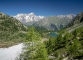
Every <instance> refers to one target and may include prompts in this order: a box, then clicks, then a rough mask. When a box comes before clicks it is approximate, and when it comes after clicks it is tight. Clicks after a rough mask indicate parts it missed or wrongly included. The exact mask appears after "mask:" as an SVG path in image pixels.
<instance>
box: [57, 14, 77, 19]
mask: <svg viewBox="0 0 83 60" xmlns="http://www.w3.org/2000/svg"><path fill="white" fill-rule="evenodd" d="M75 16H76V15H74V14H68V15H58V16H57V17H59V18H64V17H67V18H69V19H73V18H74V17H75Z"/></svg>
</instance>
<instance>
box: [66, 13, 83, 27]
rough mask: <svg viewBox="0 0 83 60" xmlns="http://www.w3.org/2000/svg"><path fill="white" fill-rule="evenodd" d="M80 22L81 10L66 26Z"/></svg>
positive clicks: (82, 14) (82, 15) (82, 16)
mask: <svg viewBox="0 0 83 60" xmlns="http://www.w3.org/2000/svg"><path fill="white" fill-rule="evenodd" d="M82 22H83V12H81V13H79V14H77V15H76V17H75V18H74V19H73V20H72V21H71V22H69V24H68V25H67V27H71V26H75V25H78V24H80V23H82Z"/></svg>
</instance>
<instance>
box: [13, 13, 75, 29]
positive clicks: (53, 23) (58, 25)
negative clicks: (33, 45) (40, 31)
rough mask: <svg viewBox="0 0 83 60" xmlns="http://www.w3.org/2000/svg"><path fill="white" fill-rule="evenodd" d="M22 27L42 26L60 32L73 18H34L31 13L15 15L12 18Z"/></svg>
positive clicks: (60, 16) (66, 16)
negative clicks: (22, 25)
mask: <svg viewBox="0 0 83 60" xmlns="http://www.w3.org/2000/svg"><path fill="white" fill-rule="evenodd" d="M13 17H14V18H16V19H18V20H19V21H20V22H21V23H23V24H24V25H27V26H30V25H34V26H43V27H45V28H47V29H51V30H56V31H57V30H60V29H62V28H64V27H65V26H66V25H67V24H68V23H69V22H70V21H71V20H72V19H73V18H74V17H75V15H74V14H68V15H58V16H49V17H45V16H36V15H35V14H34V13H33V12H32V13H29V14H17V15H16V16H13Z"/></svg>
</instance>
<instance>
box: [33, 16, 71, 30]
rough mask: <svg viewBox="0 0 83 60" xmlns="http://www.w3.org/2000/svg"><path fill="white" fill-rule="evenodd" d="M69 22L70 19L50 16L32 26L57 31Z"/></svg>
mask: <svg viewBox="0 0 83 60" xmlns="http://www.w3.org/2000/svg"><path fill="white" fill-rule="evenodd" d="M70 21H71V19H69V18H68V17H62V18H60V17H57V16H51V17H47V18H44V19H42V20H40V21H38V22H36V23H35V24H33V25H34V26H43V27H45V28H47V29H48V30H49V29H50V30H55V31H58V30H60V29H62V28H64V27H65V26H66V25H67V24H68V23H69V22H70Z"/></svg>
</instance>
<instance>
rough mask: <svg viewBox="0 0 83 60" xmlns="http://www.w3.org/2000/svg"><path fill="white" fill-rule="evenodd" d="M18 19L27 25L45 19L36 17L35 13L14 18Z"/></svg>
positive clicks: (18, 15)
mask: <svg viewBox="0 0 83 60" xmlns="http://www.w3.org/2000/svg"><path fill="white" fill-rule="evenodd" d="M14 17H15V18H16V19H18V20H19V21H20V22H22V23H27V22H33V21H39V20H41V19H43V18H44V16H36V15H35V14H34V13H33V12H31V13H29V14H22V13H21V14H17V15H16V16H14Z"/></svg>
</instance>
